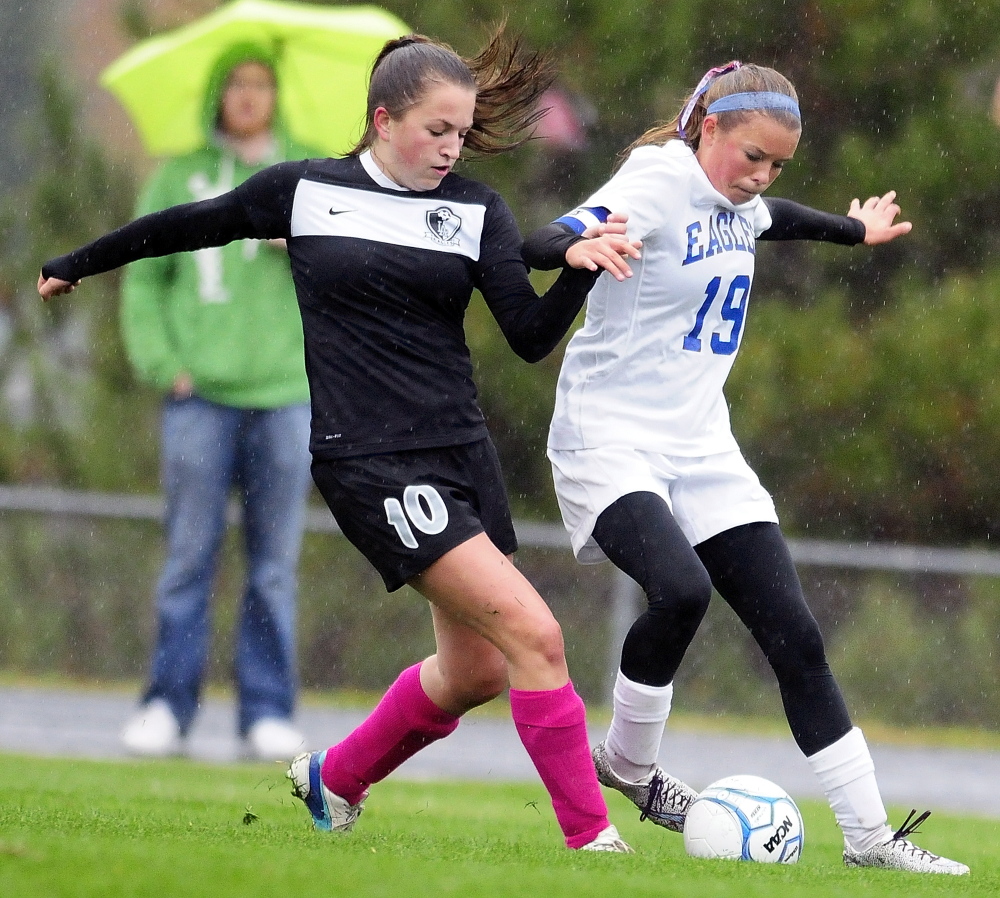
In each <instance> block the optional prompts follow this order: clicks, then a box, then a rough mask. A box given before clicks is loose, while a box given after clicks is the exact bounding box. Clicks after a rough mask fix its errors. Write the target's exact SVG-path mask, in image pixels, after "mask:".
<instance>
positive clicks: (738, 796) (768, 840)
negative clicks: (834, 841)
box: [684, 775, 804, 864]
mask: <svg viewBox="0 0 1000 898" xmlns="http://www.w3.org/2000/svg"><path fill="white" fill-rule="evenodd" d="M803 837H804V829H803V826H802V815H801V814H800V813H799V809H798V808H797V807H796V806H795V802H794V801H792V799H791V797H790V796H789V795H788V793H787V792H785V790H784V789H782V788H781V786H778V785H776V784H775V783H772V782H771V781H770V780H766V779H764V778H763V777H760V776H749V775H741V776H727V777H726V778H725V779H721V780H718V781H717V782H714V783H712V784H711V785H710V786H708V787H707V788H706V789H705V790H704V791H702V792H701V793H700V794H699V795H698V797H697V798H696V799H695V800H694V801H693V802H691V807H690V808H688V812H687V819H686V820H685V821H684V848H685V850H686V851H687V853H688V854H689V855H691V857H704V858H726V859H731V860H742V861H760V862H762V863H765V864H794V863H795V862H796V861H797V860H798V859H799V856H800V855H801V854H802V842H803Z"/></svg>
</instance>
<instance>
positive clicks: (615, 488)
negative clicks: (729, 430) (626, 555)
mask: <svg viewBox="0 0 1000 898" xmlns="http://www.w3.org/2000/svg"><path fill="white" fill-rule="evenodd" d="M548 456H549V461H550V462H552V478H553V480H554V481H555V487H556V496H557V498H558V499H559V509H560V510H561V511H562V517H563V523H564V524H565V525H566V529H567V530H568V531H569V534H570V541H571V542H572V544H573V552H574V554H575V555H576V557H577V560H578V561H581V562H583V563H584V564H595V563H597V562H599V561H605V560H607V556H605V554H604V552H602V551H601V549H600V547H599V546H598V545H597V543H595V542H594V538H593V532H594V525H595V524H596V523H597V518H598V515H600V513H601V512H602V511H604V509H606V508H607V507H608V506H610V505H612V504H613V503H614V502H616V501H617V500H618V499H620V498H621V497H622V496H626V495H628V494H629V493H636V492H646V493H655V494H656V495H658V496H660V497H662V498H663V500H664V501H665V502H666V503H667V506H668V507H669V508H670V511H671V513H672V514H673V516H674V519H675V520H676V521H677V523H678V524H679V525H680V528H681V530H682V531H683V532H684V535H685V536H686V537H687V538H688V540H689V541H690V543H691V545H692V546H696V545H698V543H702V542H704V541H705V540H706V539H708V538H709V537H712V536H715V535H716V534H717V533H722V532H723V531H724V530H729V529H731V528H732V527H739V526H740V525H742V524H752V523H755V522H757V521H771V522H773V523H775V524H776V523H777V522H778V515H777V513H776V512H775V510H774V502H773V500H772V499H771V495H770V493H768V492H767V490H765V489H764V487H763V486H761V484H760V480H759V479H758V478H757V475H756V474H755V473H754V472H753V470H752V469H751V468H750V466H749V465H748V464H747V463H746V460H745V459H744V458H743V454H742V453H741V452H740V451H739V450H733V451H732V452H721V453H719V454H717V455H708V456H703V457H700V458H686V457H684V456H676V455H660V454H659V453H657V452H647V451H645V450H642V449H633V448H630V447H627V446H606V447H602V448H600V449H549V450H548Z"/></svg>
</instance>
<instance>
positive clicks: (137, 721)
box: [121, 698, 182, 758]
mask: <svg viewBox="0 0 1000 898" xmlns="http://www.w3.org/2000/svg"><path fill="white" fill-rule="evenodd" d="M121 740H122V745H124V746H125V748H126V749H127V750H128V751H129V752H130V753H131V754H133V755H143V756H145V757H149V758H166V757H169V756H170V755H177V754H180V752H181V741H182V740H181V726H180V724H179V723H178V722H177V718H176V717H174V712H173V711H171V710H170V705H168V704H167V703H166V702H165V701H164V700H163V699H162V698H154V699H153V700H152V701H151V702H150V703H149V704H148V705H144V706H143V707H141V708H140V709H139V710H138V711H137V712H136V713H135V714H134V715H133V716H132V717H131V718H130V719H129V721H128V722H127V723H126V724H125V727H124V729H123V730H122V733H121Z"/></svg>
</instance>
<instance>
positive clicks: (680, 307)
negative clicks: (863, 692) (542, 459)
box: [523, 63, 968, 873]
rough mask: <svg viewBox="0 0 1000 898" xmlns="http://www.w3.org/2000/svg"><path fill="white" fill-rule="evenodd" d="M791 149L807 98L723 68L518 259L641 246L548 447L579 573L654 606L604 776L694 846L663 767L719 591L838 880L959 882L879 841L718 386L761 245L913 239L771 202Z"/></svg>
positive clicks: (674, 785) (880, 225) (887, 832)
mask: <svg viewBox="0 0 1000 898" xmlns="http://www.w3.org/2000/svg"><path fill="white" fill-rule="evenodd" d="M800 134H801V123H800V116H799V108H798V102H797V98H796V94H795V90H794V88H793V87H792V85H791V84H790V83H789V82H788V81H787V79H785V78H784V77H783V76H782V75H780V74H779V73H778V72H775V71H774V70H773V69H768V68H763V67H758V66H753V65H746V66H741V65H740V64H739V63H730V64H728V65H726V66H721V67H719V68H717V69H713V70H712V71H710V72H709V73H708V74H707V75H706V76H705V78H704V79H703V80H702V82H701V84H699V85H698V87H697V88H696V89H695V91H694V92H693V93H692V95H691V96H690V97H689V99H688V101H687V102H686V103H685V105H684V108H683V109H682V110H681V112H680V113H679V114H678V116H677V117H676V118H675V119H674V120H673V122H671V123H669V124H668V125H663V126H659V127H656V128H653V129H651V130H650V131H648V132H647V133H646V134H645V135H643V136H642V137H641V138H640V139H639V140H638V141H636V143H635V144H634V145H633V146H632V147H630V148H629V150H630V152H627V158H626V159H625V161H624V163H623V164H622V166H621V168H620V169H619V170H618V171H617V172H616V173H615V175H614V176H613V177H612V178H611V180H610V181H608V182H607V183H606V184H605V185H604V186H603V187H601V188H600V189H598V190H597V192H596V193H594V194H593V195H592V196H591V197H590V198H589V199H587V200H586V202H585V203H584V204H583V206H582V207H581V208H578V209H576V210H575V211H573V212H571V213H570V214H569V215H567V216H564V217H563V218H561V219H559V220H558V221H557V222H555V223H553V224H552V225H549V226H547V227H546V228H543V229H541V230H539V231H537V232H535V233H534V234H533V235H531V236H530V237H529V238H528V240H527V241H526V242H525V247H524V250H523V252H524V255H525V258H526V260H527V261H528V262H529V264H531V265H532V266H534V267H536V268H554V267H556V266H558V265H561V264H563V263H562V262H561V261H560V255H561V254H563V253H565V250H566V248H567V247H568V246H571V245H572V244H573V242H574V241H576V240H579V239H582V236H581V235H582V234H583V233H584V232H585V231H586V229H587V228H588V227H603V228H604V229H605V230H606V231H607V232H609V233H611V232H617V233H620V234H621V233H627V236H628V238H629V239H631V240H633V241H641V242H642V258H641V259H640V260H638V261H637V262H633V263H631V264H632V269H633V274H634V276H633V277H631V278H626V279H623V280H621V281H619V280H617V279H615V278H610V277H607V276H602V277H601V278H600V279H599V280H598V282H597V284H596V285H595V286H594V288H593V289H592V290H591V293H590V296H589V298H588V302H587V315H586V321H585V323H584V325H583V327H582V328H581V329H580V330H579V331H577V332H576V334H574V336H573V338H572V340H571V341H570V343H569V346H568V348H567V350H566V356H565V361H564V363H563V367H562V372H561V375H560V379H559V385H558V392H557V397H556V406H555V413H554V415H553V419H552V426H551V430H550V433H549V442H548V454H549V458H550V460H551V462H552V466H553V473H554V479H555V485H556V490H557V493H558V497H559V503H560V507H561V509H562V513H563V517H564V520H565V522H566V526H567V529H568V530H569V531H570V534H571V538H572V544H573V549H574V551H575V553H576V555H577V557H578V558H579V560H580V561H582V562H596V561H600V560H603V559H605V558H609V559H610V560H611V561H612V562H614V563H615V564H616V565H617V566H618V567H619V568H621V569H622V570H623V571H625V572H626V573H627V574H629V575H630V576H631V577H633V578H634V579H635V580H636V581H637V582H638V583H639V584H640V585H641V586H642V587H643V588H644V590H645V592H646V596H647V599H648V609H647V610H646V611H645V613H643V614H642V615H641V616H640V617H639V618H638V619H637V620H636V621H635V623H634V624H633V626H632V628H631V629H630V631H629V633H628V635H627V637H626V639H625V643H624V646H623V648H622V657H621V666H620V669H619V672H618V678H617V682H616V686H615V690H614V715H613V718H612V722H611V726H610V729H609V731H608V734H607V737H606V739H605V740H604V741H603V742H602V743H600V744H599V745H598V746H597V747H596V748H595V750H594V763H595V766H596V769H597V772H598V778H599V779H600V780H601V782H602V783H604V784H605V785H606V786H609V787H611V788H615V789H617V790H618V791H620V792H622V793H624V794H625V795H626V796H628V797H629V798H630V799H631V800H632V801H633V802H635V804H637V805H638V806H639V807H640V808H641V809H642V811H643V817H644V818H648V819H650V820H652V821H653V822H654V823H658V824H660V825H661V826H664V827H666V828H668V829H672V830H676V831H680V830H681V829H682V828H683V822H684V817H685V814H686V811H687V807H688V805H689V804H690V802H691V801H692V799H693V798H694V792H693V791H692V790H691V789H690V788H689V787H688V786H686V785H685V784H684V783H682V782H680V781H679V780H676V779H674V778H673V777H670V776H669V775H667V774H666V773H665V772H664V771H663V770H662V769H661V768H660V767H659V766H658V765H657V758H658V754H659V749H660V740H661V737H662V734H663V728H664V724H665V722H666V720H667V716H668V714H669V711H670V704H671V699H672V694H673V686H672V682H673V679H674V674H675V673H676V671H677V668H678V666H679V665H680V663H681V659H682V658H683V656H684V652H685V650H686V649H687V647H688V645H689V643H690V641H691V639H692V638H693V636H694V634H695V631H696V630H697V629H698V626H699V624H700V623H701V620H702V618H703V616H704V614H705V611H706V609H707V607H708V603H709V600H710V598H711V594H712V588H713V586H714V587H715V589H716V590H718V592H719V593H720V594H721V595H722V597H723V598H724V599H725V600H726V601H727V602H728V603H729V604H730V605H731V606H732V608H733V609H734V611H735V612H736V613H737V615H738V616H739V617H740V619H741V620H742V621H743V623H744V624H745V625H746V626H747V628H748V629H749V630H750V632H751V633H752V634H753V636H754V638H755V639H756V641H757V642H758V644H759V645H760V646H761V648H762V649H763V651H764V653H765V655H766V656H767V659H768V661H769V662H770V664H771V666H772V668H773V669H774V672H775V674H776V676H777V680H778V684H779V687H780V691H781V696H782V702H783V705H784V708H785V713H786V715H787V717H788V722H789V726H790V728H791V731H792V735H793V737H794V738H795V740H796V743H797V744H798V745H799V747H800V748H801V749H802V751H803V753H804V754H805V755H806V757H807V759H808V762H809V764H810V766H811V767H812V769H813V770H814V771H815V772H816V774H817V776H818V777H819V779H820V781H821V783H822V786H823V789H824V791H825V793H826V795H827V797H828V798H829V801H830V804H831V807H832V808H833V811H834V814H835V816H836V818H837V821H838V823H839V824H840V826H841V828H842V830H843V833H844V839H845V847H844V861H845V863H847V864H848V865H850V866H885V867H895V868H900V869H905V870H912V871H917V872H928V873H935V872H941V873H967V872H968V868H967V867H966V866H965V865H964V864H959V863H956V862H954V861H950V860H948V859H947V858H942V857H939V856H937V855H934V854H931V853H930V852H927V851H924V850H922V849H920V848H917V847H916V846H915V845H913V844H912V842H910V841H908V840H907V838H906V836H908V835H909V834H910V833H912V832H913V830H914V828H915V824H911V823H910V821H909V819H908V820H907V822H906V823H904V825H903V827H901V828H900V829H899V830H897V831H893V830H892V829H891V828H890V827H889V825H888V822H887V815H886V812H885V808H884V806H883V804H882V799H881V797H880V794H879V789H878V786H877V783H876V780H875V775H874V765H873V763H872V759H871V756H870V754H869V752H868V748H867V745H866V743H865V740H864V737H863V736H862V734H861V731H860V730H859V729H857V728H856V727H853V726H852V724H851V719H850V717H849V715H848V711H847V708H846V706H845V704H844V700H843V698H842V696H841V693H840V690H839V688H838V686H837V683H836V681H835V680H834V677H833V674H832V673H831V671H830V668H829V666H828V664H827V661H826V657H825V651H824V647H823V640H822V637H821V634H820V631H819V628H818V626H817V624H816V621H815V619H814V617H813V616H812V614H811V612H810V611H809V608H808V607H807V605H806V602H805V599H804V597H803V594H802V590H801V587H800V585H799V581H798V577H797V575H796V572H795V568H794V566H793V564H792V560H791V557H790V555H789V552H788V549H787V547H786V544H785V541H784V538H783V536H782V534H781V531H780V529H779V527H778V524H777V520H778V519H777V516H776V514H775V509H774V504H773V502H772V501H771V497H770V496H769V495H768V493H767V492H766V491H765V490H764V488H763V487H762V486H761V485H760V482H759V481H758V479H757V477H756V475H755V474H754V472H753V471H752V470H751V469H750V467H749V466H748V465H747V463H746V462H745V461H744V459H743V456H742V455H741V453H740V450H739V447H738V446H737V444H736V441H735V439H734V438H733V434H732V431H731V429H730V424H729V413H728V408H727V405H726V400H725V397H724V395H723V386H724V384H725V382H726V377H727V376H728V374H729V371H730V369H731V367H732V364H733V360H734V359H735V356H736V352H737V350H738V348H739V345H740V339H741V337H742V334H743V326H744V322H745V318H746V314H747V307H748V301H749V296H750V287H751V283H752V280H753V273H754V256H755V244H756V241H757V240H758V239H803V238H804V239H818V240H830V241H834V242H839V243H844V244H854V243H861V242H864V243H866V244H869V245H874V244H878V243H884V242H886V241H888V240H892V239H894V238H895V237H896V236H898V235H900V234H905V233H907V232H908V231H909V230H910V225H909V223H906V222H899V223H896V222H895V218H896V216H897V214H898V213H899V207H898V206H897V205H896V204H895V203H894V198H895V194H893V193H889V194H886V195H885V196H883V197H881V198H875V197H873V198H872V199H869V200H868V201H867V202H865V203H864V204H860V203H859V202H858V201H857V200H854V201H853V202H852V204H851V209H850V211H849V213H848V215H847V216H835V215H829V214H826V213H822V212H818V211H816V210H813V209H808V208H806V207H803V206H800V205H798V204H796V203H792V202H790V201H787V200H766V201H765V200H764V199H763V198H762V197H761V194H762V193H763V192H764V191H765V190H766V189H767V188H768V187H769V186H770V185H771V183H772V182H773V181H774V179H775V178H776V177H777V176H778V174H779V173H780V171H781V168H782V166H783V165H784V164H785V163H786V162H787V161H788V160H789V159H791V158H792V155H793V153H794V152H795V149H796V146H797V144H798V141H799V136H800ZM922 819H924V818H920V820H922ZM918 822H919V821H918Z"/></svg>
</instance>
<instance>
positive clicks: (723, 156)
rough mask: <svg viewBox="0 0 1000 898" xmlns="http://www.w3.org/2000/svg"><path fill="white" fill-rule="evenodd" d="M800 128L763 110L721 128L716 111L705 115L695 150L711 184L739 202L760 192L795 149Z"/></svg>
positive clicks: (731, 199)
mask: <svg viewBox="0 0 1000 898" xmlns="http://www.w3.org/2000/svg"><path fill="white" fill-rule="evenodd" d="M801 134H802V132H801V130H799V129H798V128H796V129H789V128H787V127H786V126H785V125H783V124H781V123H780V122H778V121H777V120H776V119H774V118H772V117H771V116H769V115H767V114H766V113H758V114H756V115H751V116H750V117H749V118H748V119H747V120H746V121H745V122H743V123H742V124H739V125H737V126H736V127H735V128H730V129H729V130H728V131H724V130H723V129H722V128H720V127H719V119H718V116H716V115H709V116H706V117H705V121H704V122H703V123H702V126H701V142H700V143H699V144H698V150H697V152H696V153H695V156H696V158H697V159H698V162H699V163H700V164H701V167H702V169H704V171H705V174H706V175H708V180H709V181H711V182H712V186H713V187H714V188H715V189H716V190H718V191H719V193H721V194H722V195H723V196H724V197H725V198H726V199H727V200H729V201H730V202H731V203H733V204H735V205H737V206H738V205H741V204H742V203H747V202H749V201H750V200H752V199H753V198H754V197H755V196H757V194H759V193H763V192H764V191H765V190H767V188H768V187H770V186H771V184H772V183H774V179H775V178H777V177H778V175H780V174H781V169H782V167H783V166H784V164H785V163H786V162H788V161H789V160H790V159H791V158H792V156H793V155H794V153H795V148H796V147H797V146H798V144H799V137H800V136H801Z"/></svg>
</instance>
